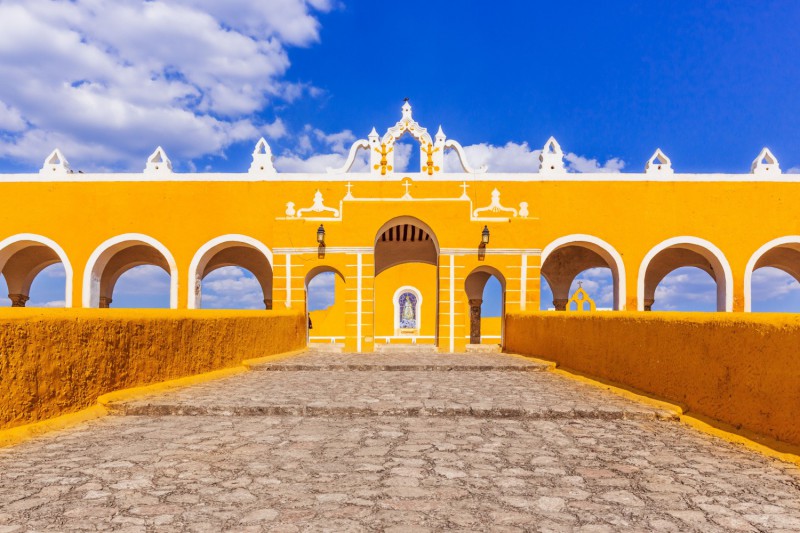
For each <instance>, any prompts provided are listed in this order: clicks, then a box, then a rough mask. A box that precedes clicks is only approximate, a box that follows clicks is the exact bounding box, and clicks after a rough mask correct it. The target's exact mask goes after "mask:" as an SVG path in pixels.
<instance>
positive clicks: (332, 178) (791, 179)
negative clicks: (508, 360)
mask: <svg viewBox="0 0 800 533" xmlns="http://www.w3.org/2000/svg"><path fill="white" fill-rule="evenodd" d="M406 178H410V179H412V180H413V181H415V182H437V181H438V182H463V181H468V182H469V181H475V180H476V177H475V174H469V173H464V172H443V173H437V174H434V175H433V176H429V175H428V174H427V173H425V172H422V173H420V172H403V173H395V174H388V175H386V176H380V175H375V174H370V173H367V172H359V173H347V174H328V173H322V174H320V173H309V174H305V173H303V174H301V173H278V174H274V175H259V174H250V173H247V172H244V173H236V174H234V173H221V172H195V173H192V172H187V173H174V172H169V173H163V174H159V173H156V174H144V173H140V174H137V173H114V172H109V173H84V174H80V173H72V174H61V175H55V174H53V173H51V174H39V173H35V174H34V173H30V174H27V173H26V174H0V183H57V182H61V183H97V182H154V181H157V182H201V183H207V182H254V181H263V182H275V183H281V182H308V183H319V182H342V183H347V182H348V181H350V182H376V183H379V182H390V183H391V182H399V181H402V180H403V179H406ZM479 179H480V181H507V182H530V183H537V182H571V183H581V182H667V183H679V182H692V183H698V182H700V183H703V182H744V183H800V175H798V174H777V173H776V174H770V175H766V176H761V175H754V174H751V173H749V172H748V173H746V174H723V173H709V174H667V173H664V174H663V175H660V174H658V173H656V174H652V173H651V174H645V173H643V172H641V173H634V172H631V173H622V172H591V173H590V172H586V173H566V172H561V173H555V174H545V173H542V174H539V173H537V172H520V173H486V174H481V175H480V178H479Z"/></svg>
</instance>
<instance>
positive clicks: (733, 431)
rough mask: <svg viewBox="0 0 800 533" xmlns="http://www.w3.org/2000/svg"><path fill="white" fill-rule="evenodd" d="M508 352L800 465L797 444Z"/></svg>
mask: <svg viewBox="0 0 800 533" xmlns="http://www.w3.org/2000/svg"><path fill="white" fill-rule="evenodd" d="M507 355H513V356H514V357H521V358H523V359H527V360H529V361H534V362H536V363H539V364H542V365H545V366H547V371H548V372H552V373H554V374H558V375H560V376H564V377H566V378H568V379H571V380H573V381H579V382H581V383H586V384H587V385H591V386H592V387H596V388H599V389H603V390H607V391H610V392H612V393H614V394H616V395H618V396H622V397H623V398H626V399H628V400H632V401H635V402H639V403H643V404H645V405H649V406H651V407H655V408H657V409H663V410H667V411H672V412H673V413H675V414H676V415H678V419H679V420H680V421H681V423H683V424H686V425H687V426H691V427H692V428H694V429H696V430H698V431H701V432H703V433H706V434H708V435H712V436H714V437H717V438H720V439H722V440H725V441H728V442H732V443H734V444H739V445H741V446H744V447H745V448H747V449H749V450H752V451H755V452H758V453H760V454H762V455H766V456H767V457H772V458H774V459H780V460H781V461H786V462H787V463H792V464H794V465H797V466H800V447H798V446H792V445H791V444H786V443H785V442H781V441H779V440H775V439H771V438H769V437H764V436H763V435H758V434H756V433H753V432H750V431H746V430H742V429H739V428H735V427H733V426H730V425H728V424H725V423H723V422H720V421H718V420H713V419H710V418H708V417H704V416H702V415H694V414H691V413H689V412H688V411H687V409H686V406H682V405H679V404H675V403H672V402H668V401H665V400H661V399H658V398H653V397H652V396H649V395H648V394H647V393H646V392H644V391H640V390H637V389H633V388H630V387H628V388H625V387H623V386H621V385H620V384H618V383H611V382H608V381H603V380H600V379H597V378H593V377H589V376H587V375H585V374H582V373H580V372H578V371H577V370H571V369H568V368H563V367H559V366H558V365H557V364H556V363H554V362H553V361H547V360H545V359H539V358H537V357H529V356H525V355H518V354H507Z"/></svg>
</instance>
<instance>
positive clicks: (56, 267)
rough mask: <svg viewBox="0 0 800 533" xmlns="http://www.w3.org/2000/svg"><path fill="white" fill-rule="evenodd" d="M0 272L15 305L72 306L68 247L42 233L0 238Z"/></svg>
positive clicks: (8, 301) (7, 303) (3, 290)
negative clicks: (1, 239)
mask: <svg viewBox="0 0 800 533" xmlns="http://www.w3.org/2000/svg"><path fill="white" fill-rule="evenodd" d="M0 274H2V281H3V282H4V284H5V287H2V286H0V291H2V293H0V294H7V295H8V299H7V300H5V302H4V303H5V304H6V305H10V306H12V307H26V306H27V307H71V306H72V266H71V265H70V262H69V260H68V259H67V255H66V254H65V253H64V250H63V249H62V248H61V247H60V246H59V245H57V244H56V243H55V242H53V241H51V240H50V239H47V238H46V237H42V236H41V235H33V234H21V235H15V236H14V237H9V238H8V239H5V240H3V241H2V242H0Z"/></svg>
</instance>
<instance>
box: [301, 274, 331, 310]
mask: <svg viewBox="0 0 800 533" xmlns="http://www.w3.org/2000/svg"><path fill="white" fill-rule="evenodd" d="M335 284H336V278H335V274H334V273H333V272H323V273H321V274H319V275H317V276H314V278H313V279H312V280H311V281H309V282H308V310H309V311H317V310H321V309H327V308H328V307H330V306H332V305H333V303H334V300H335Z"/></svg>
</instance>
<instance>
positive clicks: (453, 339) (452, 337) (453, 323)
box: [395, 255, 456, 353]
mask: <svg viewBox="0 0 800 533" xmlns="http://www.w3.org/2000/svg"><path fill="white" fill-rule="evenodd" d="M395 298H397V295H395ZM395 311H396V310H395ZM395 314H397V313H396V312H395ZM395 329H396V328H395ZM455 351H456V256H454V255H451V256H450V353H453V352H455Z"/></svg>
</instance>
